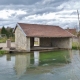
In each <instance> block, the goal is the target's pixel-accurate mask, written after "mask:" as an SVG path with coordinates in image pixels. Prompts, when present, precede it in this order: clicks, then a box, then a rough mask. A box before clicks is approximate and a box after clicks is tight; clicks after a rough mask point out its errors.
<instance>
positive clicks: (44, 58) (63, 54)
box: [31, 50, 70, 64]
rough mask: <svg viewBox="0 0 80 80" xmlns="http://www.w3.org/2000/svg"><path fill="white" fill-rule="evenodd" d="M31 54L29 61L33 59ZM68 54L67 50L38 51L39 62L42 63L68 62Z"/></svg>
mask: <svg viewBox="0 0 80 80" xmlns="http://www.w3.org/2000/svg"><path fill="white" fill-rule="evenodd" d="M33 59H34V58H33V54H31V61H34V60H33ZM69 62H70V55H69V51H67V50H64V51H62V50H58V51H47V52H41V53H40V64H44V63H69Z"/></svg>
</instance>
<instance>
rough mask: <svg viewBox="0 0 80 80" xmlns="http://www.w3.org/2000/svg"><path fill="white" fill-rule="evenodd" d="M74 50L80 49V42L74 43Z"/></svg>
mask: <svg viewBox="0 0 80 80" xmlns="http://www.w3.org/2000/svg"><path fill="white" fill-rule="evenodd" d="M72 49H80V46H79V43H78V42H72Z"/></svg>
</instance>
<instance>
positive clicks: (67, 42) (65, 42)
mask: <svg viewBox="0 0 80 80" xmlns="http://www.w3.org/2000/svg"><path fill="white" fill-rule="evenodd" d="M52 46H53V47H58V48H67V49H71V48H72V39H71V38H53V39H52Z"/></svg>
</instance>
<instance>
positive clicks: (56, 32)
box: [18, 23, 73, 37]
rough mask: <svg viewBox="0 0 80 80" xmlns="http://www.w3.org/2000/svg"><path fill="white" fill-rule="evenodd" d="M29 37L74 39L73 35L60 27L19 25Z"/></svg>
mask: <svg viewBox="0 0 80 80" xmlns="http://www.w3.org/2000/svg"><path fill="white" fill-rule="evenodd" d="M18 25H19V26H20V27H21V28H22V30H23V31H24V33H25V34H26V36H28V37H72V36H73V35H72V34H71V33H69V32H68V31H66V30H64V29H62V28H61V27H59V26H53V25H41V24H26V23H18Z"/></svg>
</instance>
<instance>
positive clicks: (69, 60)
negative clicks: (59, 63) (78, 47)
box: [64, 50, 72, 63]
mask: <svg viewBox="0 0 80 80" xmlns="http://www.w3.org/2000/svg"><path fill="white" fill-rule="evenodd" d="M64 57H65V60H66V63H70V62H72V50H68V51H67V54H66V55H65V56H64Z"/></svg>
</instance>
